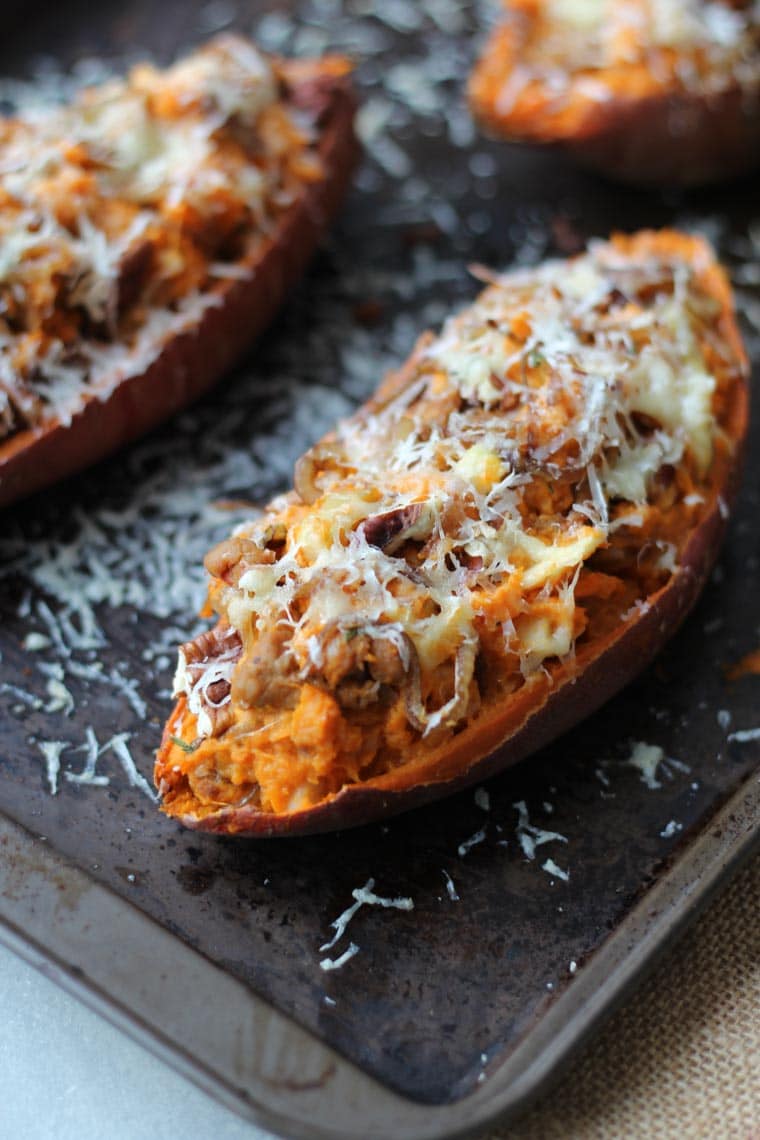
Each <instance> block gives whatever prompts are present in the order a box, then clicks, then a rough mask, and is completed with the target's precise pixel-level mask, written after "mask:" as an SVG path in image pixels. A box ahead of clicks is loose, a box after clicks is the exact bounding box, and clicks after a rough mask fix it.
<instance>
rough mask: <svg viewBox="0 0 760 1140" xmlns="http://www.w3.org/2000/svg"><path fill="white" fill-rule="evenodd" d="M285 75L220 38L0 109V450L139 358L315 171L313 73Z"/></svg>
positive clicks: (68, 411)
mask: <svg viewBox="0 0 760 1140" xmlns="http://www.w3.org/2000/svg"><path fill="white" fill-rule="evenodd" d="M341 70H345V64H344V62H343V61H340V60H332V61H325V63H324V67H323V69H322V77H323V78H326V77H327V78H329V76H330V74H331V73H332V72H335V73H336V74H337V73H340V72H341ZM291 80H292V69H291V72H288V70H287V67H286V66H284V65H282V64H280V63H278V62H277V61H272V60H268V59H267V58H265V57H264V56H262V55H261V54H260V53H259V52H258V51H257V50H256V49H255V48H254V46H253V45H252V44H250V43H248V42H247V41H246V40H244V39H242V38H240V37H235V36H225V37H221V38H219V39H217V40H215V41H212V42H211V43H210V44H208V45H207V46H206V47H204V48H202V49H200V50H199V51H197V52H196V53H195V54H193V55H191V56H188V57H187V58H186V59H184V60H182V61H180V62H179V63H177V64H175V65H174V66H172V67H170V68H169V69H167V70H165V71H159V70H157V69H156V68H154V67H152V66H149V65H147V64H144V65H141V66H138V67H136V68H134V70H133V71H132V72H131V74H130V75H129V77H128V78H127V79H125V80H123V81H114V82H113V83H109V84H107V85H104V86H101V87H95V88H90V89H88V90H86V91H85V92H83V93H82V94H81V95H80V96H79V97H78V98H77V99H76V101H75V102H74V103H72V104H71V105H70V106H67V107H64V108H58V107H55V108H51V109H49V110H48V111H46V112H44V113H40V112H36V113H34V114H31V113H30V114H28V115H26V116H19V117H16V118H8V119H3V120H0V170H1V171H2V172H1V173H0V245H1V246H2V248H3V255H2V259H1V261H2V264H0V449H1V448H2V445H3V442H4V441H5V442H6V443H7V442H8V440H9V439H10V438H11V437H12V436H14V435H16V434H18V433H21V432H23V431H25V430H27V429H34V428H38V427H41V426H46V425H50V424H52V423H54V422H55V421H56V420H57V421H59V422H63V423H68V422H70V420H71V418H72V417H73V415H75V414H76V412H77V411H78V410H79V409H80V408H81V406H82V404H83V402H84V400H85V399H86V398H87V395H88V393H90V394H92V393H93V392H97V394H98V396H99V397H100V398H101V399H102V398H104V395H106V394H107V393H106V392H105V391H104V390H103V387H102V386H103V385H104V384H108V383H114V382H118V380H119V379H120V378H123V377H124V376H125V375H126V376H129V375H130V374H131V372H133V371H134V370H135V369H137V371H138V372H139V371H140V370H141V369H143V368H144V367H145V366H146V364H147V363H149V361H150V356H151V354H152V355H153V356H155V355H156V354H157V353H158V352H159V351H160V349H161V346H162V342H163V341H164V340H165V339H166V336H167V335H168V334H169V333H170V332H171V329H172V328H173V327H174V326H175V325H179V323H181V318H182V315H183V314H187V316H188V318H190V317H192V315H193V313H199V312H202V311H203V306H204V305H205V304H214V303H215V300H216V301H218V300H219V294H220V291H221V290H223V289H224V287H225V286H226V285H229V283H230V281H234V280H235V278H236V275H237V274H239V273H245V271H246V269H245V266H246V263H247V261H249V260H251V259H255V257H256V255H257V251H258V250H260V249H261V248H263V247H265V245H266V242H267V241H268V240H270V237H271V234H272V233H273V232H274V230H275V229H276V226H277V223H278V219H279V218H280V217H281V216H282V214H283V212H284V211H287V209H288V207H289V206H290V205H292V203H293V201H294V200H295V199H296V198H297V196H298V194H299V192H300V191H302V190H303V188H304V187H305V186H309V185H310V184H312V183H314V182H315V181H318V180H319V179H321V178H323V177H325V171H324V170H323V169H322V163H321V160H320V157H319V153H318V142H319V131H318V127H317V124H318V118H319V113H320V92H319V85H318V83H315V79H314V74H312V76H311V78H310V80H309V84H310V86H307V87H301V88H299V86H298V84H297V83H295V84H294V83H293V82H292V81H291Z"/></svg>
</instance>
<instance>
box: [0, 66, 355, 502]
mask: <svg viewBox="0 0 760 1140" xmlns="http://www.w3.org/2000/svg"><path fill="white" fill-rule="evenodd" d="M282 70H283V72H284V75H285V77H286V79H287V81H288V82H289V85H290V90H291V98H292V99H294V100H298V99H299V98H300V99H302V100H304V101H306V102H310V103H311V105H312V106H314V104H315V100H318V108H319V132H320V138H319V145H318V148H317V150H318V154H319V157H320V159H321V161H322V164H323V168H324V172H325V173H324V177H323V178H320V179H319V180H317V181H314V182H310V183H308V184H304V187H303V189H302V191H301V192H300V194H299V196H298V197H297V199H296V201H295V202H294V203H293V204H292V206H290V207H289V208H288V210H287V211H285V212H284V213H283V215H282V216H281V218H280V219H279V221H278V224H277V226H276V228H275V229H274V231H273V233H272V234H271V236H270V237H269V239H268V240H267V242H266V244H265V245H263V246H259V247H257V248H256V249H255V250H254V251H253V252H252V253H251V254H250V255H248V256H247V257H245V258H244V259H243V260H242V261H241V262H240V263H238V264H239V266H240V268H241V269H243V270H247V271H248V272H247V274H246V275H245V276H237V275H236V276H235V277H234V278H230V279H227V280H224V281H222V282H220V283H219V285H218V286H217V287H216V290H215V297H214V302H213V303H212V304H210V305H209V306H208V307H206V308H205V310H204V311H203V312H202V314H201V315H200V317H199V319H198V320H197V322H196V323H195V324H193V325H191V326H190V327H188V328H187V329H186V330H184V331H182V332H180V333H179V334H177V335H174V336H172V337H170V338H169V339H167V340H165V341H164V343H163V344H161V345H159V346H158V347H157V351H156V354H155V357H154V359H153V360H152V361H151V363H150V364H149V365H148V366H147V368H145V369H144V370H143V371H141V372H138V373H135V374H133V375H127V376H125V377H124V379H122V380H120V381H119V382H118V383H116V384H115V385H114V386H113V387H112V389H111V391H110V392H108V395H107V396H106V397H105V398H100V397H99V396H98V395H97V393H94V392H93V393H89V394H88V395H87V397H86V401H85V403H84V405H83V406H82V408H81V410H80V411H78V412H77V413H76V414H74V416H73V417H72V419H71V422H70V423H68V424H63V423H61V422H59V421H53V422H52V423H49V424H46V425H42V426H40V427H38V428H33V429H29V430H25V431H20V432H18V433H17V434H15V435H13V436H11V437H10V439H9V440H7V441H6V442H4V443H1V444H0V507H4V506H7V505H8V504H10V503H12V502H14V501H16V500H17V499H21V498H23V497H26V496H28V495H31V494H32V493H33V492H35V491H38V490H40V489H42V488H43V487H47V486H50V485H51V484H53V483H55V482H58V481H59V480H61V479H63V478H65V477H66V476H67V475H71V474H73V473H74V472H76V471H80V470H82V469H84V468H86V467H89V466H91V465H92V464H93V463H96V462H97V461H98V460H100V459H102V458H104V457H105V456H107V455H109V454H110V453H111V452H113V451H116V450H118V449H119V448H121V447H123V446H124V445H125V444H127V443H130V442H131V441H132V440H135V439H137V438H138V437H139V436H141V435H144V434H145V433H146V432H148V431H150V430H151V429H152V428H153V427H155V426H156V425H158V424H159V423H161V422H162V421H163V420H166V419H168V418H169V417H170V416H172V415H173V414H174V413H175V412H177V411H179V410H180V409H181V408H183V407H185V406H186V405H187V404H189V403H192V401H194V400H196V399H198V398H199V397H200V396H201V395H202V394H203V393H204V392H206V391H207V390H208V389H209V388H210V387H212V386H213V385H214V384H215V383H216V382H217V381H218V380H219V379H220V378H221V377H222V376H223V375H224V373H225V372H226V371H227V370H228V369H229V368H231V367H232V365H233V364H234V363H235V362H236V361H237V360H239V359H240V357H241V356H242V355H243V353H244V352H245V351H246V349H247V348H248V347H249V346H250V345H251V344H252V343H253V341H254V340H255V339H256V337H257V336H258V335H259V334H260V333H261V332H262V331H263V330H264V329H265V328H266V326H267V325H268V324H269V323H270V322H271V320H272V319H273V317H274V316H275V314H276V312H277V310H278V309H279V307H280V305H281V304H282V302H283V300H284V299H285V297H286V295H287V292H288V290H289V289H290V287H291V286H292V285H293V284H294V283H295V282H296V281H298V279H299V278H300V277H301V276H302V274H303V272H304V270H305V268H306V266H307V264H308V262H309V260H310V258H311V256H312V254H313V252H314V250H315V248H316V246H317V244H318V242H319V240H320V238H321V237H322V235H323V234H324V233H325V231H326V229H327V227H328V225H329V223H330V221H331V219H332V218H333V217H334V216H335V214H336V213H337V210H338V208H339V206H340V204H341V202H342V200H343V197H344V195H345V193H346V191H347V189H348V185H349V181H350V177H351V173H352V170H353V167H354V163H355V161H356V157H357V154H358V144H357V141H356V138H355V135H354V132H353V116H354V111H355V97H354V93H353V89H352V84H351V80H350V76H349V74H348V71H347V66H346V65H345V63H344V61H336V60H330V59H327V60H322V61H320V60H314V61H310V60H300V61H294V62H293V63H285V64H283V65H282Z"/></svg>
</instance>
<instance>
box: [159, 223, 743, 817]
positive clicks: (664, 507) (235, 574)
mask: <svg viewBox="0 0 760 1140" xmlns="http://www.w3.org/2000/svg"><path fill="white" fill-rule="evenodd" d="M743 368H744V358H743V355H742V351H741V347H740V345H739V344H738V342H737V340H736V337H735V332H734V331H733V325H732V322H731V313H730V305H729V299H728V286H727V283H726V280H725V277H724V276H723V274H722V272H721V270H720V269H719V268H718V267H717V266H716V264H715V262H714V261H713V260H712V257H711V254H710V252H709V249H708V247H707V246H706V245H705V243H703V242H702V241H700V240H699V239H694V238H688V237H684V236H681V235H677V234H673V233H669V232H664V233H661V234H641V235H638V236H637V237H634V238H624V237H618V238H616V239H614V240H613V242H612V243H610V244H607V245H603V244H601V243H600V244H598V245H596V246H595V247H594V248H593V249H592V250H591V252H590V253H589V254H587V255H585V256H584V257H581V258H578V259H576V260H574V261H573V262H570V263H550V264H549V265H547V266H544V267H542V268H541V269H539V270H536V271H528V272H524V273H520V274H515V275H511V276H507V277H503V278H498V279H495V280H494V282H493V283H492V284H491V286H490V288H489V289H487V290H486V292H485V293H484V294H483V295H482V296H481V298H480V299H479V300H478V301H477V302H476V304H475V305H473V306H472V307H471V308H470V309H469V310H466V311H465V312H464V313H463V314H461V315H460V316H459V317H457V318H453V319H452V320H451V321H450V322H448V324H447V325H446V326H445V327H444V329H443V331H442V333H441V334H440V336H439V337H438V338H430V337H426V338H423V340H422V341H421V342H420V345H419V347H418V349H417V351H416V352H415V354H414V355H413V357H412V359H411V360H410V362H409V363H408V364H407V365H406V366H405V367H404V368H403V369H402V370H401V371H400V372H399V373H397V374H395V375H394V376H391V377H390V378H389V379H388V380H386V382H385V383H384V385H383V386H382V388H381V389H380V391H379V392H378V394H377V396H376V397H375V398H374V399H373V400H372V401H371V402H370V403H369V405H367V407H366V408H365V409H363V410H362V411H360V412H359V413H358V414H357V416H355V417H354V418H353V419H352V420H349V421H347V422H345V423H344V424H342V425H339V427H338V428H337V430H336V431H335V432H334V433H333V434H331V435H330V436H328V437H327V438H326V439H325V440H323V441H322V442H321V443H320V444H317V445H316V447H315V448H314V449H313V450H312V452H311V453H309V454H308V455H307V456H305V457H304V459H303V460H301V461H300V462H299V464H298V467H297V471H296V491H294V492H292V493H290V494H289V495H287V496H284V497H283V498H281V499H280V500H276V501H275V502H274V503H273V504H272V505H271V507H270V508H269V509H268V510H267V511H266V512H265V514H264V515H263V516H262V517H261V518H260V519H258V520H256V521H254V522H252V523H251V524H249V525H246V526H244V527H242V528H240V530H239V531H238V532H237V533H236V535H235V536H233V537H232V538H231V539H230V540H228V541H226V542H224V543H222V544H221V546H219V547H218V548H216V550H214V551H212V552H211V554H210V555H209V556H208V558H207V562H206V565H207V569H208V570H209V572H210V574H211V576H212V582H211V587H210V593H209V603H210V607H211V610H212V611H215V612H216V613H217V614H218V616H219V625H218V626H217V628H216V631H215V632H214V633H213V634H212V635H204V637H206V638H207V639H210V640H207V641H206V643H204V645H203V646H201V647H200V649H199V648H198V643H197V642H196V643H190V644H189V645H188V646H185V647H183V650H182V652H181V655H180V667H179V669H178V675H177V691H178V693H179V694H180V699H179V702H178V704H177V707H176V709H175V712H174V715H173V717H172V720H171V722H170V725H169V727H168V730H167V736H166V737H165V741H164V745H163V747H162V751H161V753H160V754H159V760H158V765H157V778H158V781H159V787H160V791H161V794H162V797H163V802H164V807H165V809H166V810H168V811H170V812H171V813H173V814H177V815H185V814H191V815H193V816H195V817H196V818H197V817H199V816H203V815H204V814H210V813H214V812H216V811H218V810H219V809H220V808H221V807H225V806H227V807H240V806H243V805H252V806H253V807H255V808H256V809H258V810H260V811H261V812H269V813H276V814H282V813H290V812H297V811H299V810H303V809H307V808H309V807H311V806H313V805H314V804H318V803H321V802H323V801H324V800H325V799H327V798H329V797H330V796H333V795H335V794H336V793H338V792H339V791H340V790H341V789H342V788H344V787H345V786H346V785H350V784H355V783H366V782H367V781H370V780H373V779H377V778H380V777H382V776H383V774H385V773H389V772H392V771H394V770H395V769H398V768H401V767H403V766H404V765H407V764H409V763H410V762H411V761H412V759H413V760H414V763H415V764H417V763H420V762H422V761H423V760H424V758H425V756H429V757H431V758H432V757H436V756H439V755H442V754H443V753H445V750H446V747H447V743H448V742H451V741H452V740H453V739H454V738H455V737H456V736H458V735H460V734H461V733H463V732H466V731H467V730H468V729H469V728H470V727H471V726H473V725H474V724H478V723H484V722H485V721H486V720H488V719H489V718H492V717H495V716H497V715H501V711H502V710H504V708H505V707H507V705H508V704H509V702H511V701H515V699H516V697H517V695H518V694H520V693H521V694H523V695H524V696H525V697H528V698H529V696H530V693H531V692H532V691H533V689H534V688H535V690H536V691H538V690H539V689H541V690H542V691H543V690H544V689H545V688H546V686H547V685H549V686H551V685H552V684H553V683H555V682H556V681H557V680H558V679H559V678H560V677H564V676H567V675H568V674H570V675H572V672H573V670H574V669H575V667H576V666H575V662H576V660H578V661H583V660H584V659H585V655H586V654H587V652H588V651H590V650H592V649H593V647H594V646H597V645H600V644H603V643H605V642H606V641H607V640H609V639H611V638H613V637H614V636H616V635H617V634H618V633H619V632H620V630H621V629H623V628H625V627H626V625H627V624H629V623H632V622H634V621H635V620H636V619H637V617H638V616H639V615H640V613H641V611H642V609H643V608H646V607H648V606H649V605H651V604H652V601H653V599H655V598H656V597H657V595H658V593H659V592H660V591H661V590H662V589H663V587H665V586H666V585H667V584H668V582H669V581H670V580H671V578H672V576H673V575H674V574H678V573H679V563H680V558H681V553H682V551H683V548H684V546H685V544H686V542H687V540H688V538H689V536H690V535H691V534H692V533H693V531H694V528H695V527H696V526H698V524H699V522H700V520H701V519H702V518H703V517H704V515H705V512H706V511H707V510H708V509H710V508H711V507H712V506H714V500H715V494H716V491H715V488H717V487H721V486H722V485H723V482H724V480H725V476H726V471H727V469H728V467H729V465H730V464H731V462H732V458H733V449H732V444H731V431H730V427H731V424H730V414H731V413H730V409H731V406H732V402H731V398H730V397H731V393H732V390H733V389H734V387H735V385H736V384H738V383H739V382H740V381H741V377H742V374H743ZM231 646H234V649H231V648H230V647H231ZM194 647H195V648H194ZM193 670H195V673H193ZM209 693H210V694H211V697H209ZM520 699H521V700H522V699H523V698H522V697H521V698H520ZM220 712H223V716H221V717H220V716H219V715H218V714H219V713H220ZM211 714H213V715H211Z"/></svg>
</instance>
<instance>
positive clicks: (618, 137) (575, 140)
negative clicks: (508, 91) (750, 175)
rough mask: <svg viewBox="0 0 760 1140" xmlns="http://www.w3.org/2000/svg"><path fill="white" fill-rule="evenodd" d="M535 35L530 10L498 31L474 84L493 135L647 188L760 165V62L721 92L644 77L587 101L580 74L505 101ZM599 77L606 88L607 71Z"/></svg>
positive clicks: (481, 116) (476, 106) (711, 178)
mask: <svg viewBox="0 0 760 1140" xmlns="http://www.w3.org/2000/svg"><path fill="white" fill-rule="evenodd" d="M532 35H533V24H532V21H531V20H530V19H529V18H528V16H527V15H526V14H525V13H524V12H520V13H513V18H512V19H511V20H510V21H509V22H508V23H507V24H506V25H504V26H503V27H500V28H497V29H496V31H495V32H494V33H493V34H492V36H491V38H490V40H489V41H488V43H487V45H486V47H485V50H484V51H483V54H482V56H481V58H480V59H479V61H478V62H477V64H476V66H475V68H474V70H473V73H472V76H471V78H470V81H469V85H468V93H469V102H470V106H471V108H472V111H473V114H474V115H475V117H476V119H477V120H478V121H479V122H480V123H481V125H482V126H483V128H484V129H485V130H486V131H488V132H489V133H490V134H492V135H493V136H494V137H497V138H502V139H505V140H507V141H510V142H517V143H533V144H537V145H542V146H546V145H548V146H554V147H559V148H561V149H563V150H565V151H567V152H568V153H569V154H571V155H572V157H573V158H574V159H575V160H576V161H577V162H579V163H580V164H581V165H584V166H586V167H589V168H591V169H593V170H595V171H597V172H599V173H601V174H603V175H605V176H607V177H609V178H612V179H615V180H617V181H620V182H625V183H629V184H631V185H636V186H642V187H654V186H697V185H703V184H707V183H711V182H718V181H723V180H726V179H729V178H733V177H736V176H739V175H741V174H745V173H747V172H748V171H750V170H752V169H753V168H754V167H755V166H757V165H758V164H759V163H760V60H758V61H757V65H756V69H755V70H756V75H755V78H754V81H753V82H752V83H750V84H749V85H747V84H746V83H745V85H741V84H740V83H739V82H736V83H733V84H732V85H731V86H728V87H726V88H725V89H721V90H715V91H711V90H707V89H706V90H704V91H699V90H689V89H686V88H678V87H674V86H672V85H668V84H666V83H663V84H660V85H658V84H656V83H655V82H654V81H653V82H652V83H651V84H648V83H646V84H643V85H642V83H641V76H637V82H636V83H635V85H634V84H632V85H631V87H632V89H631V90H628V91H626V90H625V88H624V87H622V86H620V85H618V84H616V85H614V86H612V85H611V86H609V87H608V88H607V91H606V97H605V98H603V99H595V98H588V97H587V94H586V93H585V92H584V90H583V83H582V79H581V81H580V82H578V83H577V84H575V83H574V82H573V81H572V79H571V81H570V89H569V90H570V95H569V96H568V97H567V98H563V99H562V100H558V99H557V97H556V95H555V94H554V93H553V92H552V91H551V90H550V89H549V88H548V87H546V86H545V85H543V84H542V83H541V82H540V81H538V80H537V81H535V83H534V84H533V85H532V88H531V93H530V95H529V96H527V95H526V96H525V97H524V99H522V98H519V99H517V100H516V101H515V102H514V104H511V105H510V106H509V107H504V105H503V104H502V103H501V93H502V91H503V89H504V86H505V84H507V83H509V81H510V77H513V76H514V75H515V73H516V71H517V69H518V68H519V67H520V65H521V55H522V50H523V47H524V45H525V44H526V43H527V42H528V40H529V39H530V37H531V36H532ZM593 81H594V83H596V84H598V85H601V86H604V85H605V75H604V71H600V72H598V73H595V75H594V80H593Z"/></svg>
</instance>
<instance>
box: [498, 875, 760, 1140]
mask: <svg viewBox="0 0 760 1140" xmlns="http://www.w3.org/2000/svg"><path fill="white" fill-rule="evenodd" d="M596 1137H599V1140H638V1138H643V1140H650V1138H652V1140H666V1138H667V1140H681V1138H684V1140H686V1138H688V1140H692V1138H698V1140H703V1138H704V1140H722V1138H730V1140H734V1138H737V1140H760V858H755V859H754V860H753V862H752V863H751V864H750V865H749V866H748V867H746V868H745V869H744V870H743V871H742V872H740V874H739V875H738V876H736V877H735V878H734V879H733V880H732V882H731V883H730V885H729V887H728V888H727V890H725V891H724V892H723V893H722V894H721V895H720V896H719V897H718V898H717V900H716V901H715V902H714V903H713V904H712V905H711V907H710V908H709V909H708V910H707V911H706V912H705V914H704V915H702V917H701V918H700V919H699V920H698V921H697V923H696V924H695V925H694V926H692V927H691V928H690V929H689V930H688V931H687V933H686V934H685V935H684V937H683V938H682V939H681V940H680V941H679V942H678V943H677V944H676V946H675V947H674V948H673V949H672V950H671V951H670V952H669V954H668V956H667V957H666V959H665V960H664V961H663V962H662V963H661V965H660V966H659V967H658V968H657V970H656V971H655V973H654V974H653V975H652V976H651V977H650V978H649V979H648V980H647V981H646V982H645V983H644V984H643V986H642V987H641V988H640V989H639V990H637V991H636V992H635V993H634V994H633V996H632V997H631V998H630V999H629V1000H628V1002H627V1004H626V1005H625V1006H624V1008H623V1009H621V1010H620V1011H619V1013H617V1014H616V1015H615V1016H614V1018H613V1019H612V1021H611V1022H610V1023H609V1024H608V1025H607V1027H606V1028H605V1029H604V1030H603V1031H602V1033H601V1035H600V1036H598V1037H597V1038H596V1039H595V1040H594V1042H592V1044H591V1046H590V1047H589V1048H587V1049H586V1050H585V1051H584V1052H583V1053H582V1054H581V1055H580V1056H579V1057H578V1059H577V1060H576V1062H575V1063H574V1065H573V1067H572V1069H571V1071H570V1072H569V1073H568V1075H567V1076H566V1077H565V1079H564V1080H563V1081H562V1083H561V1084H560V1085H559V1086H558V1087H557V1088H556V1089H555V1091H554V1092H553V1093H551V1094H549V1096H548V1097H547V1098H546V1099H545V1100H544V1101H543V1102H542V1103H541V1104H539V1105H537V1106H536V1107H535V1108H534V1109H533V1110H532V1111H531V1112H529V1113H528V1115H527V1116H525V1117H523V1118H522V1119H521V1120H520V1121H518V1122H517V1123H516V1124H515V1125H514V1126H513V1127H512V1128H507V1129H497V1130H496V1131H494V1132H492V1133H491V1134H490V1136H489V1138H488V1140H555V1138H556V1140H581V1138H582V1140H586V1138H588V1140H592V1138H596Z"/></svg>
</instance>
